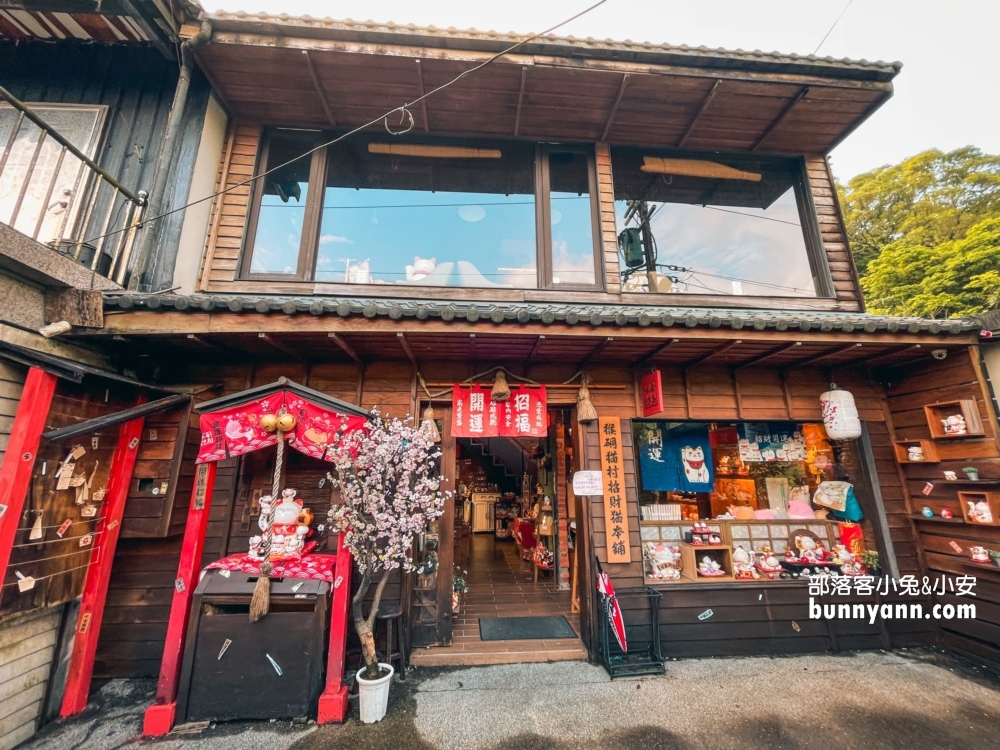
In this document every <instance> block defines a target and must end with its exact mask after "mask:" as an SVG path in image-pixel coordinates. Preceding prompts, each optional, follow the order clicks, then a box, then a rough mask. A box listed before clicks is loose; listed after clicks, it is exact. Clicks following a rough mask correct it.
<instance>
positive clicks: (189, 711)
mask: <svg viewBox="0 0 1000 750" xmlns="http://www.w3.org/2000/svg"><path fill="white" fill-rule="evenodd" d="M256 580H257V579H256V578H249V577H248V576H246V575H244V574H242V573H231V574H230V576H229V577H228V578H226V577H224V576H222V575H220V571H218V570H210V571H208V572H206V573H205V577H204V578H203V579H202V581H201V583H200V584H198V588H197V589H195V593H194V601H193V602H192V607H191V618H190V620H189V622H188V639H187V646H186V648H185V650H184V662H183V668H182V672H181V685H180V691H179V694H178V697H177V720H178V723H183V722H187V721H206V720H207V721H233V720H237V719H283V718H294V717H304V716H315V713H316V701H317V700H318V699H319V695H320V692H321V690H322V688H323V667H324V664H325V661H326V654H325V648H326V637H325V633H326V621H327V605H328V598H329V593H330V584H328V583H325V582H323V581H311V580H301V579H292V578H285V579H273V580H272V581H271V611H270V613H268V614H267V615H266V616H265V617H264V618H263V619H261V620H259V621H258V622H250V618H249V611H250V599H251V597H252V596H253V590H254V586H255V584H256ZM295 587H297V588H295ZM293 588H294V590H293ZM227 640H228V641H230V643H229V645H228V646H225V644H226V641H227ZM224 646H225V651H224V652H223V647H224ZM220 653H221V654H222V655H221V657H220ZM268 657H270V658H268ZM272 660H273V663H272ZM275 665H277V667H275ZM279 669H280V671H281V673H280V674H279V672H278V671H279Z"/></svg>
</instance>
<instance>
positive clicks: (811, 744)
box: [22, 650, 1000, 750]
mask: <svg viewBox="0 0 1000 750" xmlns="http://www.w3.org/2000/svg"><path fill="white" fill-rule="evenodd" d="M410 674H411V675H412V678H411V679H408V680H407V681H406V682H405V683H398V682H397V683H394V684H393V687H392V693H391V698H390V704H389V713H388V715H387V716H386V718H385V719H384V720H383V721H382V722H380V723H379V724H375V725H371V726H366V725H363V724H361V723H360V722H358V720H357V719H356V718H351V719H349V720H348V722H347V723H346V724H344V725H343V726H327V727H316V726H315V725H314V724H309V723H294V722H289V721H282V722H272V723H266V722H257V723H230V724H220V725H212V726H210V727H208V728H206V729H205V730H204V731H202V732H200V733H198V734H192V735H171V736H168V737H166V738H164V739H162V740H152V741H144V740H142V739H141V738H139V737H138V734H139V731H140V728H141V722H142V712H143V710H144V709H145V707H146V706H147V705H148V704H149V702H150V700H151V698H152V693H153V687H154V685H153V683H152V681H146V680H130V681H124V680H116V681H113V682H110V683H108V684H107V685H105V686H104V687H103V688H102V689H101V690H100V691H99V692H98V693H97V694H96V695H95V696H94V698H93V699H92V702H91V706H89V707H88V709H87V711H85V712H84V713H83V714H81V715H80V716H78V717H76V718H74V719H72V720H70V721H67V722H57V723H56V724H54V725H51V726H50V727H47V728H46V729H45V730H44V731H43V732H42V733H41V734H39V735H38V736H37V737H36V738H34V739H33V740H32V741H31V742H29V743H27V744H25V745H23V746H22V747H24V748H30V749H31V750H41V749H42V748H45V749H46V750H48V749H52V750H75V749H76V748H100V749H101V750H104V749H107V750H111V748H123V747H137V746H139V745H144V746H148V747H149V748H155V750H167V749H169V750H174V749H175V748H177V749H181V748H183V749H184V750H216V748H231V747H239V748H247V749H248V750H258V749H259V750H285V749H286V748H288V749H289V750H319V749H320V748H350V750H368V749H369V748H371V750H376V749H377V750H384V749H385V748H391V750H424V749H428V750H464V749H465V748H489V749H492V748H497V749H498V750H499V749H500V748H502V749H503V750H536V749H537V750H550V749H551V750H577V748H581V749H582V748H601V749H602V750H605V749H607V750H619V749H620V750H626V749H627V750H667V749H668V748H670V749H674V748H676V749H677V750H700V749H702V748H713V749H715V748H720V749H721V748H734V749H736V748H739V750H750V749H752V748H762V750H763V749H766V750H796V749H799V748H801V749H803V750H805V749H806V748H823V750H830V749H831V748H836V749H838V750H839V749H840V748H847V749H849V750H853V749H854V748H864V749H865V750H869V749H871V750H880V749H882V748H905V749H906V750H921V749H922V748H935V749H937V748H956V749H957V748H961V749H962V750H966V749H968V750H975V749H976V748H986V747H996V746H997V744H996V735H997V732H998V731H1000V677H998V673H997V672H995V671H991V670H989V669H985V668H980V667H979V666H978V665H974V664H972V663H970V662H967V661H965V660H963V659H959V658H956V657H953V656H950V655H947V654H943V653H940V652H935V651H931V650H922V651H915V652H914V651H911V652H895V653H884V652H869V653H860V654H858V653H855V654H843V655H811V656H795V657H776V658H769V657H756V658H738V659H703V660H690V661H677V662H669V663H668V665H667V674H666V675H664V676H662V677H652V678H642V679H635V680H617V681H615V682H611V681H610V680H609V679H608V677H607V674H606V673H605V672H604V670H603V669H601V668H600V667H595V666H593V665H590V664H586V663H583V662H562V663H553V664H524V665H503V666H496V667H476V668H468V669H459V670H444V669H435V670H429V669H424V670H419V671H418V670H414V671H413V672H411V673H410ZM352 700H356V698H355V699H352ZM352 715H353V716H356V715H357V709H356V704H355V705H354V706H353V710H352Z"/></svg>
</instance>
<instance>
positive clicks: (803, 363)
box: [789, 343, 861, 369]
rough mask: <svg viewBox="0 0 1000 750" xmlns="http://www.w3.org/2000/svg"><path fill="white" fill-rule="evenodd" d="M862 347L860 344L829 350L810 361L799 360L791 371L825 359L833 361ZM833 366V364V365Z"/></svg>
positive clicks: (811, 358)
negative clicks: (833, 358)
mask: <svg viewBox="0 0 1000 750" xmlns="http://www.w3.org/2000/svg"><path fill="white" fill-rule="evenodd" d="M859 346H861V344H860V343H855V344H848V345H847V346H838V347H835V348H833V349H827V350H826V351H825V352H823V353H822V354H817V355H816V356H815V357H809V358H808V359H803V360H799V361H798V362H793V363H792V364H791V365H789V369H792V368H796V367H808V366H809V365H813V364H816V363H817V362H822V361H823V360H824V359H831V358H832V357H836V356H839V355H841V354H843V353H844V352H852V351H854V350H855V349H857V348H858V347H859ZM831 365H832V363H831Z"/></svg>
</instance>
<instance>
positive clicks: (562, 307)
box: [104, 293, 980, 334]
mask: <svg viewBox="0 0 1000 750" xmlns="http://www.w3.org/2000/svg"><path fill="white" fill-rule="evenodd" d="M104 307H105V309H110V310H134V309H146V310H161V311H181V312H187V313H193V314H197V313H205V312H233V313H259V314H275V315H281V314H284V315H315V316H321V315H337V316H340V317H342V318H349V317H356V316H362V317H365V318H382V317H384V318H390V319H392V320H400V319H403V318H416V319H418V320H427V319H430V318H437V319H440V320H443V321H445V322H450V321H453V320H463V321H467V322H472V323H482V324H484V325H489V324H495V325H499V324H502V323H508V324H510V323H513V324H517V323H522V324H523V323H543V324H546V325H548V324H552V323H563V324H569V325H582V326H591V327H594V328H597V327H601V326H606V327H611V328H613V327H617V326H632V325H635V326H661V327H668V328H669V327H671V326H678V327H687V328H699V327H707V328H731V329H733V330H740V329H755V330H759V331H763V330H767V329H771V330H778V331H785V330H798V331H824V332H827V331H841V332H843V333H852V332H853V333H875V332H876V331H884V332H890V333H894V332H897V331H898V332H905V333H929V334H939V333H953V334H957V333H970V332H973V331H979V330H980V324H979V321H977V320H974V319H972V318H960V319H955V320H929V319H926V318H900V317H891V316H885V315H869V314H867V313H843V312H820V311H812V310H810V311H799V310H794V311H793V310H753V309H720V308H692V307H679V306H673V305H671V306H663V305H642V306H639V305H600V304H560V303H533V302H504V303H498V302H487V301H480V302H468V301H462V302H456V301H447V300H400V299H375V298H361V297H359V298H343V297H305V298H302V297H299V298H296V297H253V296H248V295H239V296H233V295H209V294H199V295H190V296H185V295H176V294H136V293H128V294H113V293H112V294H105V296H104Z"/></svg>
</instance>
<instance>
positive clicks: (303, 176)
mask: <svg viewBox="0 0 1000 750" xmlns="http://www.w3.org/2000/svg"><path fill="white" fill-rule="evenodd" d="M315 145H316V144H315V142H314V140H312V139H311V138H310V137H309V136H308V135H305V134H302V133H275V134H274V135H272V136H271V138H269V139H268V142H267V151H266V153H265V155H264V160H263V166H264V168H265V170H270V169H274V168H275V167H279V168H278V169H277V170H275V171H274V172H272V173H271V174H269V175H267V177H265V178H264V179H263V180H261V181H260V183H261V184H259V185H258V192H259V194H260V198H259V201H260V202H259V203H258V207H257V222H256V231H255V232H254V234H253V239H252V245H251V249H250V268H249V271H250V273H252V274H276V275H282V276H295V275H301V272H302V268H301V261H302V260H303V253H302V249H303V248H302V245H303V241H302V239H303V230H304V228H305V223H306V202H307V200H308V196H309V173H310V164H311V161H312V160H311V159H310V158H309V157H306V158H303V159H298V160H296V161H292V160H293V159H295V158H296V157H298V156H301V155H302V154H304V153H305V152H307V151H309V149H311V148H313V147H314V146H315ZM289 161H292V163H291V164H287V166H282V165H285V164H286V163H287V162H289Z"/></svg>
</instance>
